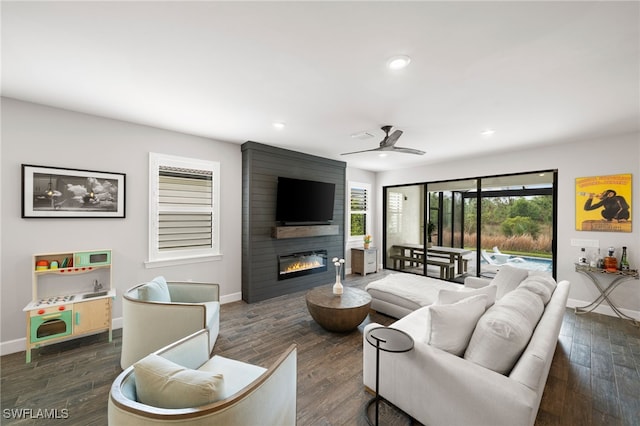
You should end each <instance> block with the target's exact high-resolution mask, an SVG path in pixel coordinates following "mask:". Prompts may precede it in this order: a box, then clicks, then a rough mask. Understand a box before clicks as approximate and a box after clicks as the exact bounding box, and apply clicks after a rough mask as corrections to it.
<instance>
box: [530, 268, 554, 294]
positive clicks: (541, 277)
mask: <svg viewBox="0 0 640 426" xmlns="http://www.w3.org/2000/svg"><path fill="white" fill-rule="evenodd" d="M527 279H528V280H534V281H538V282H540V283H542V284H544V285H545V286H547V287H548V288H549V290H550V291H551V293H553V291H554V290H555V289H556V286H557V285H558V283H557V282H556V280H554V279H553V277H552V276H551V275H549V273H547V272H538V271H529V277H528V278H527Z"/></svg>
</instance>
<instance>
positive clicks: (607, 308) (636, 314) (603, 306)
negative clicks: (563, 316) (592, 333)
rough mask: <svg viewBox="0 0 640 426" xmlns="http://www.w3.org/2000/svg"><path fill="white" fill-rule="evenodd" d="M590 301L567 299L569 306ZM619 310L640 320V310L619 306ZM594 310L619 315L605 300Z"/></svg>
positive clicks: (612, 315) (580, 304) (611, 315)
mask: <svg viewBox="0 0 640 426" xmlns="http://www.w3.org/2000/svg"><path fill="white" fill-rule="evenodd" d="M589 303H590V302H585V301H584V300H577V299H568V300H567V307H568V308H575V307H578V306H585V305H588V304H589ZM618 310H619V311H620V312H622V313H623V314H625V315H628V316H630V317H631V318H634V319H635V320H638V321H640V311H633V310H631V309H624V308H618ZM593 312H596V313H598V314H602V315H608V316H610V317H617V316H618V315H617V314H616V313H615V311H614V310H613V309H611V307H610V306H609V305H607V302H606V301H605V302H603V303H602V304H601V305H600V306H598V307H597V308H595V309H594V310H593Z"/></svg>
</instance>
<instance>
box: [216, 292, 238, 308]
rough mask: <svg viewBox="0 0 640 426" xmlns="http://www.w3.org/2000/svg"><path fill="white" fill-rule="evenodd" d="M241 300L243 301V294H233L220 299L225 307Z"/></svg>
mask: <svg viewBox="0 0 640 426" xmlns="http://www.w3.org/2000/svg"><path fill="white" fill-rule="evenodd" d="M240 300H242V292H238V293H231V294H227V295H225V296H222V297H220V304H221V305H224V304H225V303H231V302H238V301H240Z"/></svg>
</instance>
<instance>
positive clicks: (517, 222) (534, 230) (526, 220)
mask: <svg viewBox="0 0 640 426" xmlns="http://www.w3.org/2000/svg"><path fill="white" fill-rule="evenodd" d="M501 228H502V233H503V234H504V235H506V236H507V237H511V236H514V235H527V234H528V235H531V236H533V238H534V239H535V238H536V237H537V235H538V233H539V232H540V226H539V225H538V224H537V223H536V222H534V221H533V219H531V218H530V217H523V216H516V217H510V218H508V219H506V220H505V221H504V222H502V226H501Z"/></svg>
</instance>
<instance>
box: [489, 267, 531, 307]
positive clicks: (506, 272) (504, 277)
mask: <svg viewBox="0 0 640 426" xmlns="http://www.w3.org/2000/svg"><path fill="white" fill-rule="evenodd" d="M528 275H529V273H528V272H527V270H526V269H520V268H514V267H512V266H508V265H501V266H500V269H499V270H498V272H497V273H496V276H495V277H494V278H493V280H492V281H491V284H495V285H496V286H497V287H498V291H497V293H496V299H497V300H500V299H502V297H504V295H505V294H507V293H509V292H510V291H512V290H515V289H516V288H517V287H518V286H519V285H520V283H521V282H522V281H523V280H524V279H525V278H526V277H527V276H528Z"/></svg>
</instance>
